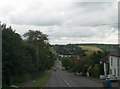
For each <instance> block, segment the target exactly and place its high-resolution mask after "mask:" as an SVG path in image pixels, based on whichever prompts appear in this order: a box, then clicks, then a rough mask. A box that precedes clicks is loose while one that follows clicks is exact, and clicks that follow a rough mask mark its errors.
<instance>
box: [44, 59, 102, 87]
mask: <svg viewBox="0 0 120 89" xmlns="http://www.w3.org/2000/svg"><path fill="white" fill-rule="evenodd" d="M56 66H58V67H59V68H58V69H57V70H56V71H53V72H52V75H51V78H50V79H49V80H48V83H47V85H46V87H102V82H101V81H100V80H98V79H91V78H87V77H80V76H76V75H74V74H73V73H68V72H67V71H63V70H62V69H61V62H60V61H57V63H56Z"/></svg>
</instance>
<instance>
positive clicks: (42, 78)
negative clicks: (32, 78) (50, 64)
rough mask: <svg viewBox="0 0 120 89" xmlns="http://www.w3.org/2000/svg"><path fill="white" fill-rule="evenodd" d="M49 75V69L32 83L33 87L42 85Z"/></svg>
mask: <svg viewBox="0 0 120 89" xmlns="http://www.w3.org/2000/svg"><path fill="white" fill-rule="evenodd" d="M50 76H51V71H48V72H46V73H44V74H43V75H41V77H40V78H39V79H38V80H36V82H34V83H33V87H44V86H45V85H46V84H47V82H48V80H49V78H50Z"/></svg>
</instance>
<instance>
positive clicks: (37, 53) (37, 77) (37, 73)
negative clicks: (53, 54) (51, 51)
mask: <svg viewBox="0 0 120 89" xmlns="http://www.w3.org/2000/svg"><path fill="white" fill-rule="evenodd" d="M38 57H39V53H38V42H37V63H36V64H37V73H36V74H37V79H38Z"/></svg>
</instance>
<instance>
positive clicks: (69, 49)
mask: <svg viewBox="0 0 120 89" xmlns="http://www.w3.org/2000/svg"><path fill="white" fill-rule="evenodd" d="M54 47H55V49H56V52H57V53H58V54H61V55H79V56H81V55H84V52H85V51H84V50H82V49H81V48H80V47H78V46H76V45H74V44H67V45H55V46H54Z"/></svg>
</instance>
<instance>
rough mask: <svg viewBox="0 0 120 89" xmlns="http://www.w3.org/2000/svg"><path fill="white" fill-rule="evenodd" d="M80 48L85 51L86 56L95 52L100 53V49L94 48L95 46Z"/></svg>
mask: <svg viewBox="0 0 120 89" xmlns="http://www.w3.org/2000/svg"><path fill="white" fill-rule="evenodd" d="M79 47H81V48H82V49H83V50H85V51H86V52H85V53H86V54H87V55H90V54H91V53H93V52H97V51H102V50H101V49H100V48H98V47H96V46H79Z"/></svg>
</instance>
